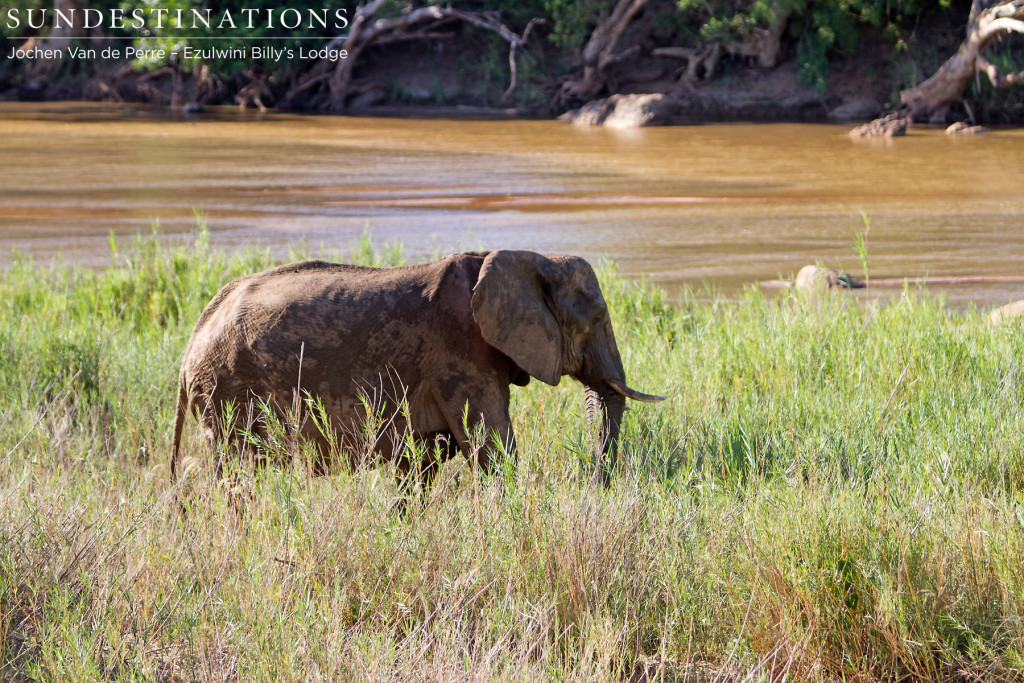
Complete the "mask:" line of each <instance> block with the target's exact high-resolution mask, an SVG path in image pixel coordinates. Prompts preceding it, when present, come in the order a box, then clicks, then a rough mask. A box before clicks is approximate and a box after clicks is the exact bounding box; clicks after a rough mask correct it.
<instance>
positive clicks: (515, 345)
mask: <svg viewBox="0 0 1024 683" xmlns="http://www.w3.org/2000/svg"><path fill="white" fill-rule="evenodd" d="M556 270H557V266H556V265H555V263H554V262H552V261H551V260H550V259H548V258H546V257H544V256H541V255H540V254H536V253H534V252H532V251H509V250H502V251H492V252H491V253H490V254H489V255H488V256H487V258H485V259H484V262H483V265H482V266H481V267H480V277H479V279H478V280H477V283H476V286H475V287H474V288H473V318H474V319H475V320H476V323H477V325H479V326H480V333H481V334H482V335H483V338H484V339H485V340H486V341H487V343H488V344H490V345H491V346H493V347H495V348H496V349H498V350H499V351H501V352H502V353H504V354H505V355H506V356H508V357H509V358H511V359H512V360H513V361H514V362H515V364H516V365H518V366H519V367H521V368H522V369H523V370H525V371H526V372H528V373H530V374H531V375H532V376H534V377H536V378H537V379H539V380H540V381H542V382H546V383H548V384H550V385H552V386H555V385H557V384H558V382H559V380H561V378H562V333H561V330H560V329H559V327H558V320H557V319H556V318H555V315H554V313H552V311H551V308H550V307H549V304H548V300H549V295H548V293H547V292H548V289H547V288H548V286H549V283H550V282H551V280H552V276H553V275H555V272H556Z"/></svg>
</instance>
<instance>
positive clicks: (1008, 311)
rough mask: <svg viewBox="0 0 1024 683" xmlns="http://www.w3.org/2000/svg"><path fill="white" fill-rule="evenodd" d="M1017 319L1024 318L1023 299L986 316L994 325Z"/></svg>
mask: <svg viewBox="0 0 1024 683" xmlns="http://www.w3.org/2000/svg"><path fill="white" fill-rule="evenodd" d="M1019 318H1024V299H1021V300H1019V301H1014V302H1012V303H1009V304H1006V305H1005V306H1000V307H999V308H997V309H996V310H994V311H992V312H991V313H989V314H988V319H989V320H991V321H992V322H993V323H996V324H999V323H1001V322H1008V321H1009V320H1014V319H1019Z"/></svg>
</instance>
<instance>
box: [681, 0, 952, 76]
mask: <svg viewBox="0 0 1024 683" xmlns="http://www.w3.org/2000/svg"><path fill="white" fill-rule="evenodd" d="M678 6H679V9H680V10H681V11H682V12H684V13H687V14H690V15H697V16H699V17H701V20H702V21H703V25H702V26H701V28H700V35H701V37H702V38H703V39H705V40H717V41H722V42H730V41H736V42H739V41H742V40H743V39H744V38H745V37H747V36H749V35H750V33H751V31H752V30H753V29H755V28H759V27H760V28H763V27H766V26H767V25H768V24H769V23H771V22H772V21H773V20H774V19H775V18H776V17H777V16H779V15H785V16H787V17H788V25H789V30H788V33H789V36H790V39H791V40H793V41H794V42H795V46H796V47H795V58H796V61H797V64H798V66H799V69H800V80H801V84H802V85H803V86H805V87H811V88H815V89H818V90H823V89H824V88H825V86H826V78H827V76H828V63H829V58H830V56H831V55H832V54H834V53H837V52H838V53H849V52H851V51H853V50H854V49H855V48H856V46H857V42H858V40H859V38H860V35H861V32H862V31H863V29H864V27H865V26H870V27H873V28H875V29H879V30H881V31H882V32H883V34H884V35H886V36H887V37H888V38H890V39H891V40H897V39H898V38H899V37H900V36H901V35H902V33H903V31H905V30H906V29H907V27H908V26H911V25H912V24H913V22H914V21H915V20H916V18H917V16H918V14H919V13H920V12H921V11H923V10H924V9H926V7H925V6H924V5H923V4H922V3H921V2H920V1H919V0H754V1H753V2H737V1H735V0H710V2H705V1H704V0H680V1H679V3H678ZM941 7H942V8H943V9H948V8H949V3H945V4H942V5H941Z"/></svg>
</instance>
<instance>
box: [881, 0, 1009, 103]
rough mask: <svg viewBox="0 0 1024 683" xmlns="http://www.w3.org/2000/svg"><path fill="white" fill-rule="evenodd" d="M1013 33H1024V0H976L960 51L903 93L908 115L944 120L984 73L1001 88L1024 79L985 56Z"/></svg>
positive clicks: (902, 97)
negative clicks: (993, 44) (976, 79)
mask: <svg viewBox="0 0 1024 683" xmlns="http://www.w3.org/2000/svg"><path fill="white" fill-rule="evenodd" d="M1013 33H1024V0H974V2H973V3H972V4H971V14H970V18H969V19H968V21H967V38H966V39H965V40H964V42H963V43H962V44H961V45H960V49H959V50H957V52H956V54H955V55H953V56H952V57H950V58H949V59H948V60H946V63H945V64H943V65H942V66H941V67H939V70H938V71H936V72H935V73H934V74H933V75H932V76H931V77H930V78H928V79H927V80H925V81H924V82H922V83H920V84H918V85H916V86H914V87H913V88H909V89H907V90H904V91H903V92H901V93H900V101H901V102H902V103H903V106H904V108H905V110H906V114H907V116H908V117H910V118H911V119H914V120H919V121H931V122H935V123H938V122H942V121H945V120H946V115H947V114H948V112H949V108H950V107H951V106H953V105H954V104H956V103H958V102H960V101H961V95H962V94H963V92H964V89H966V88H967V85H968V83H970V81H971V79H972V78H974V77H975V75H976V74H979V73H984V74H985V75H986V76H988V78H989V80H990V81H992V85H994V86H995V87H997V88H1001V87H1004V86H1007V85H1012V84H1015V83H1021V82H1024V74H1022V73H1015V74H1003V73H1002V71H1001V70H1000V69H999V68H998V67H996V65H995V64H993V63H992V62H990V61H989V60H988V59H987V58H986V57H985V50H986V49H987V48H988V47H989V46H990V45H992V43H993V42H995V41H997V40H999V39H1001V38H1004V37H1006V36H1008V35H1010V34H1013Z"/></svg>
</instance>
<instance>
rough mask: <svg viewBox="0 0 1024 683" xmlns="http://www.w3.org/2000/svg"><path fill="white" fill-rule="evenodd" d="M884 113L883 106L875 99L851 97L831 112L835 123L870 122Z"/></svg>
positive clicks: (829, 115)
mask: <svg viewBox="0 0 1024 683" xmlns="http://www.w3.org/2000/svg"><path fill="white" fill-rule="evenodd" d="M881 113H882V105H881V104H880V103H879V102H878V100H876V99H875V98H874V97H849V98H847V99H845V100H843V101H842V103H841V104H840V105H839V106H838V107H835V108H834V109H832V110H831V111H829V113H828V117H829V118H830V119H832V120H833V121H870V120H871V119H873V118H875V117H876V116H878V115H879V114H881Z"/></svg>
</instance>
